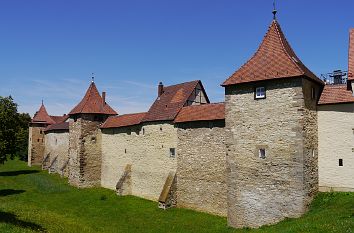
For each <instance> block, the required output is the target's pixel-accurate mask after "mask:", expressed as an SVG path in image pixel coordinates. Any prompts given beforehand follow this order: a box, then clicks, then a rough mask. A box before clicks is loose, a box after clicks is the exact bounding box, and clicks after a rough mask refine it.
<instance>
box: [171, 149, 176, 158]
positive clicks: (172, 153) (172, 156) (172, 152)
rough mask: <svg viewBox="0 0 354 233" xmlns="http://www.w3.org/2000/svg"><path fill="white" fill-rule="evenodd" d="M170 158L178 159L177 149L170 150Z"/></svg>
mask: <svg viewBox="0 0 354 233" xmlns="http://www.w3.org/2000/svg"><path fill="white" fill-rule="evenodd" d="M170 157H171V158H174V157H176V148H170Z"/></svg>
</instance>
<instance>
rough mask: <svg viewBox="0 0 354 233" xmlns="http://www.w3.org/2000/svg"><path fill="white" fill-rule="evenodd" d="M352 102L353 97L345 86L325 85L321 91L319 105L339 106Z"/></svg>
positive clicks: (353, 100)
mask: <svg viewBox="0 0 354 233" xmlns="http://www.w3.org/2000/svg"><path fill="white" fill-rule="evenodd" d="M351 102H354V97H353V95H352V92H351V91H350V90H347V85H346V84H343V85H326V86H324V89H323V91H322V94H321V97H320V100H319V101H318V104H319V105H322V104H339V103H351Z"/></svg>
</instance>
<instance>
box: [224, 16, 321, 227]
mask: <svg viewBox="0 0 354 233" xmlns="http://www.w3.org/2000/svg"><path fill="white" fill-rule="evenodd" d="M323 85H324V83H323V82H322V81H321V80H320V79H318V78H317V77H316V76H315V75H314V74H313V73H312V72H311V71H310V70H309V69H308V68H306V66H305V65H304V64H303V63H302V62H301V61H300V59H299V58H298V57H297V56H296V54H295V53H294V51H293V50H292V49H291V47H290V45H289V43H288V42H287V40H286V38H285V36H284V34H283V32H282V30H281V28H280V25H279V24H278V22H277V20H276V19H274V20H273V21H272V23H271V25H270V27H269V29H268V32H267V34H266V35H265V37H264V39H263V41H262V43H261V45H260V46H259V48H258V50H257V52H256V53H255V54H254V55H253V57H252V58H251V59H250V60H249V61H247V62H246V63H245V64H244V65H243V66H242V67H241V68H240V69H239V70H237V71H236V72H235V73H234V74H233V75H232V76H231V77H230V78H228V79H227V80H226V81H225V82H224V83H223V84H222V86H224V87H225V124H226V132H227V134H228V135H227V136H226V138H227V139H226V153H227V154H226V160H227V187H228V193H227V199H228V223H229V225H231V226H233V227H239V228H242V227H259V226H262V225H265V224H273V223H276V222H278V221H281V220H282V219H284V218H286V217H299V216H301V215H302V214H303V213H304V212H305V211H306V210H307V207H308V204H309V203H310V202H311V200H312V197H313V196H314V194H315V193H316V191H317V189H318V174H317V170H318V169H317V141H318V140H317V112H316V103H317V100H318V97H319V94H320V91H321V89H322V87H323Z"/></svg>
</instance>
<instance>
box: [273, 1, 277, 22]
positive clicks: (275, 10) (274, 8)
mask: <svg viewBox="0 0 354 233" xmlns="http://www.w3.org/2000/svg"><path fill="white" fill-rule="evenodd" d="M277 12H278V11H277V9H276V7H275V0H274V1H273V12H272V13H273V19H274V20H276V19H277V17H276V14H277Z"/></svg>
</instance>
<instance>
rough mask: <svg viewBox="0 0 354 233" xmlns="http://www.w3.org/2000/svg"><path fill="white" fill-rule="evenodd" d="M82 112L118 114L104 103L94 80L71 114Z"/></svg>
mask: <svg viewBox="0 0 354 233" xmlns="http://www.w3.org/2000/svg"><path fill="white" fill-rule="evenodd" d="M80 113H96V114H105V115H117V112H116V111H114V110H113V109H112V108H111V107H110V106H109V105H108V104H106V103H105V104H103V100H102V97H101V95H100V93H99V92H98V90H97V87H96V85H95V83H94V82H92V83H91V85H90V87H89V88H88V90H87V92H86V94H85V96H84V98H83V99H82V100H81V102H80V103H79V104H78V105H76V107H75V108H73V110H71V112H70V113H69V115H74V114H80Z"/></svg>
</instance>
